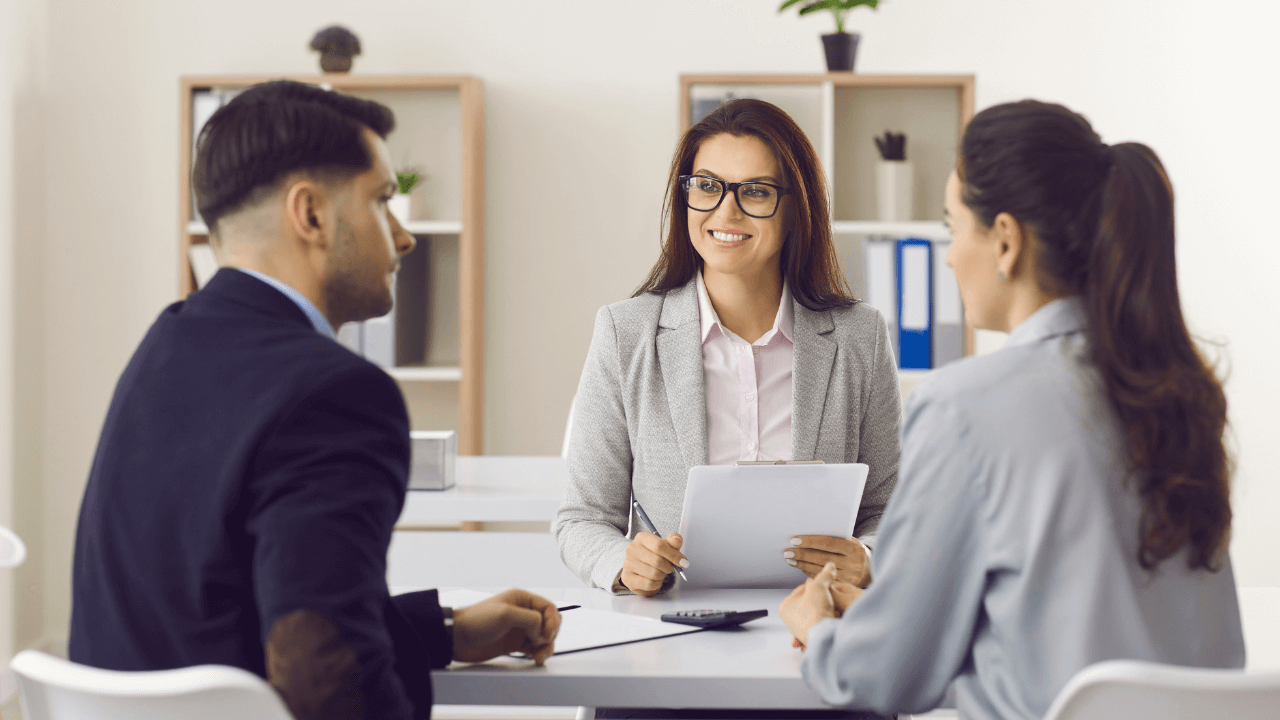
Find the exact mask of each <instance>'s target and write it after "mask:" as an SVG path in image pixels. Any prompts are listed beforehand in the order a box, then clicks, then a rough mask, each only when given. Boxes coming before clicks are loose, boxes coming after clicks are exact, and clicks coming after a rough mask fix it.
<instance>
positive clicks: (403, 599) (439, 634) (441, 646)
mask: <svg viewBox="0 0 1280 720" xmlns="http://www.w3.org/2000/svg"><path fill="white" fill-rule="evenodd" d="M391 602H392V603H393V604H394V605H395V606H396V609H397V610H399V611H400V614H401V616H402V617H403V618H404V621H405V622H406V623H407V624H408V628H409V630H411V631H412V632H413V633H415V634H416V635H417V637H418V639H419V640H421V642H422V646H423V647H426V648H429V649H430V665H431V667H432V668H436V669H438V668H442V667H445V666H446V665H448V664H449V663H450V662H453V633H452V632H450V631H449V629H448V628H446V627H445V625H444V612H443V611H442V610H441V609H440V599H439V595H438V594H437V592H436V591H435V590H422V591H420V592H411V593H405V594H403V595H396V596H394V597H392V598H391Z"/></svg>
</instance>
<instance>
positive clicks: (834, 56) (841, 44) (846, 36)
mask: <svg viewBox="0 0 1280 720" xmlns="http://www.w3.org/2000/svg"><path fill="white" fill-rule="evenodd" d="M861 37H862V36H861V35H859V34H857V33H831V34H830V35H823V36H822V49H823V50H825V51H826V53H827V71H828V72H853V61H854V60H855V59H857V57H858V39H859V38H861Z"/></svg>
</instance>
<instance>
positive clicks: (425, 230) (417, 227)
mask: <svg viewBox="0 0 1280 720" xmlns="http://www.w3.org/2000/svg"><path fill="white" fill-rule="evenodd" d="M404 229H405V230H408V231H409V232H411V233H413V234H414V235H461V234H462V221H460V220H410V221H409V222H407V223H405V224H404ZM187 233H188V234H191V235H208V234H209V228H207V227H205V224H204V223H202V222H199V221H198V220H192V221H191V222H189V223H187Z"/></svg>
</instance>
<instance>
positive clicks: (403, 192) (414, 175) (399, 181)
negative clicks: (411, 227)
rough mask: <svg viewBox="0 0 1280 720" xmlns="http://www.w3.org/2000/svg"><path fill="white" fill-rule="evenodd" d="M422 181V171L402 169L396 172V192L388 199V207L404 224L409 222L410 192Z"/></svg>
mask: <svg viewBox="0 0 1280 720" xmlns="http://www.w3.org/2000/svg"><path fill="white" fill-rule="evenodd" d="M420 182H422V173H421V172H419V171H417V170H401V171H400V172H398V173H396V194H395V195H394V196H392V198H391V199H390V200H388V201H387V207H388V208H390V210H391V214H392V215H395V216H396V219H397V220H399V221H400V224H402V225H403V224H404V223H407V222H409V215H410V212H409V208H410V203H409V193H410V192H412V191H413V188H414V187H416V186H417V184H418V183H420Z"/></svg>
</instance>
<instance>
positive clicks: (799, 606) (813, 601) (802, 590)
mask: <svg viewBox="0 0 1280 720" xmlns="http://www.w3.org/2000/svg"><path fill="white" fill-rule="evenodd" d="M835 577H836V566H835V564H834V563H827V564H826V566H825V567H823V568H822V569H821V570H820V571H818V574H817V575H816V576H814V577H812V578H810V579H808V580H806V581H805V583H804V584H803V585H801V586H800V587H798V588H796V589H795V590H792V591H791V594H790V595H788V596H787V599H786V600H783V601H782V605H780V606H779V607H778V616H779V617H781V618H782V622H784V623H786V624H787V629H788V630H790V631H791V635H792V636H793V637H794V638H795V641H794V642H792V645H795V646H797V647H804V646H805V645H806V644H808V642H809V630H810V628H812V627H813V626H814V625H817V624H818V623H820V622H822V621H823V620H826V619H827V618H834V617H839V616H840V615H839V612H838V611H837V609H836V601H835V596H834V595H833V594H832V591H831V586H832V584H833V583H835Z"/></svg>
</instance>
